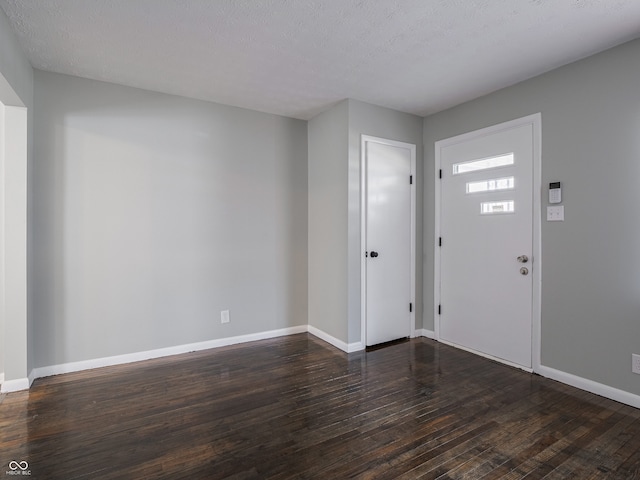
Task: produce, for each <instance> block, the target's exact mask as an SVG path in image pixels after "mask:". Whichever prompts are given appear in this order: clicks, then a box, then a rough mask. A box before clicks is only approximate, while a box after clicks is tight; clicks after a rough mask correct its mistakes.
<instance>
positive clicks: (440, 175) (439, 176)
mask: <svg viewBox="0 0 640 480" xmlns="http://www.w3.org/2000/svg"><path fill="white" fill-rule="evenodd" d="M438 178H442V169H440V172H439V174H438Z"/></svg>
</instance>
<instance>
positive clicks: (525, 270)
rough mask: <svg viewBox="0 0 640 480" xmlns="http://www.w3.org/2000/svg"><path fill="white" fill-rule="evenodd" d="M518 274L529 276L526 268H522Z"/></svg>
mask: <svg viewBox="0 0 640 480" xmlns="http://www.w3.org/2000/svg"><path fill="white" fill-rule="evenodd" d="M520 273H521V274H522V275H529V269H528V268H527V267H522V268H521V269H520Z"/></svg>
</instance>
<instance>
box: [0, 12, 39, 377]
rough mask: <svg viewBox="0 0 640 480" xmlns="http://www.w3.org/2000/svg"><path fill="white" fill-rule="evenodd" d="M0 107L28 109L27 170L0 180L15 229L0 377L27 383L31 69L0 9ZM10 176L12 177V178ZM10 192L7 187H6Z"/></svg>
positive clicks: (7, 217) (7, 248)
mask: <svg viewBox="0 0 640 480" xmlns="http://www.w3.org/2000/svg"><path fill="white" fill-rule="evenodd" d="M0 102H2V103H4V104H5V105H8V106H13V107H26V108H27V109H28V110H27V122H28V129H27V145H26V147H27V152H28V161H27V165H26V166H23V167H22V168H15V167H17V166H15V165H14V166H12V167H11V177H10V176H9V173H8V172H5V173H6V176H5V177H4V178H3V179H2V182H4V185H2V187H3V188H2V194H3V195H4V196H5V198H4V209H3V210H4V211H3V212H2V215H1V216H0V217H1V218H2V222H3V223H4V222H11V224H12V225H19V226H20V228H19V229H16V228H11V229H8V230H4V228H3V230H2V232H0V234H1V235H2V243H3V245H2V250H1V251H2V252H3V255H4V258H3V262H2V263H3V264H2V272H3V273H4V275H3V277H4V278H3V280H4V283H3V284H0V289H1V290H2V291H3V292H4V291H5V288H6V289H7V292H6V295H5V296H4V298H3V299H2V300H3V302H2V303H3V306H4V309H3V313H2V314H0V324H1V327H0V330H1V333H0V342H1V343H0V358H2V359H3V360H0V362H1V364H0V373H2V372H4V373H5V379H6V380H19V379H26V377H27V375H28V371H29V370H30V368H31V363H32V362H31V358H30V354H31V348H30V346H29V330H30V329H31V325H30V322H29V317H28V315H29V311H28V295H29V290H30V286H29V285H28V284H27V281H28V280H27V278H28V277H27V269H28V268H29V266H28V263H27V262H28V261H29V260H28V258H29V257H28V249H29V248H30V245H29V241H28V235H29V234H30V232H29V231H28V227H27V216H28V213H27V209H28V208H29V203H28V197H29V193H30V192H29V191H28V181H27V179H28V178H29V175H30V174H31V168H30V164H31V151H32V149H31V145H32V138H33V135H32V131H33V121H32V120H33V115H32V113H33V108H32V107H33V69H32V68H31V65H30V64H29V62H28V60H27V59H26V57H25V56H24V54H23V52H22V50H21V49H20V47H19V45H18V41H17V39H16V37H15V36H14V34H13V29H12V28H11V27H10V26H9V22H8V20H7V17H6V16H5V14H4V12H3V11H2V10H0ZM14 173H15V174H17V175H16V176H14ZM9 183H10V184H11V188H10V189H9V188H6V187H7V186H8V184H9Z"/></svg>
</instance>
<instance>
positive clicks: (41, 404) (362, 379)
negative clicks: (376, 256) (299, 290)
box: [0, 334, 640, 480]
mask: <svg viewBox="0 0 640 480" xmlns="http://www.w3.org/2000/svg"><path fill="white" fill-rule="evenodd" d="M0 401H1V402H2V403H0V464H1V466H0V477H3V478H4V476H6V478H15V477H10V476H9V475H8V473H11V472H12V470H10V468H9V463H10V462H23V461H27V462H28V464H29V467H28V468H29V470H30V471H31V478H36V479H65V480H71V479H113V478H122V479H147V478H148V479H153V478H168V479H182V478H184V479H217V478H229V479H250V478H260V479H267V478H268V479H289V478H305V479H307V478H308V479H315V478H318V479H347V478H362V479H415V478H424V479H463V478H464V479H480V478H482V479H498V478H503V479H521V478H526V479H527V480H534V479H542V478H545V479H579V480H587V479H599V478H609V479H640V410H638V409H634V408H632V407H629V406H625V405H622V404H619V403H616V402H614V401H611V400H608V399H605V398H602V397H598V396H596V395H592V394H589V393H586V392H583V391H580V390H576V389H573V388H571V387H568V386H565V385H562V384H560V383H557V382H554V381H551V380H547V379H544V378H541V377H539V376H536V375H530V374H527V373H525V372H521V371H518V370H515V369H512V368H509V367H506V366H503V365H499V364H497V363H494V362H492V361H489V360H486V359H484V358H481V357H477V356H474V355H471V354H469V353H467V352H464V351H460V350H456V349H454V348H451V347H448V346H446V345H442V344H438V343H436V342H433V341H431V340H427V339H424V338H419V339H413V340H411V341H409V342H404V343H397V344H393V345H389V346H388V347H386V348H382V349H378V350H373V351H369V352H359V353H356V354H350V355H347V354H344V353H342V352H340V351H339V350H337V349H335V348H333V347H331V346H330V345H327V344H325V343H324V342H322V341H320V340H318V339H316V338H315V337H313V336H311V335H307V334H300V335H293V336H290V337H283V338H277V339H272V340H265V341H260V342H254V343H250V344H245V345H238V346H233V347H225V348H221V349H216V350H209V351H203V352H196V353H190V354H185V355H180V356H175V357H168V358H162V359H156V360H150V361H146V362H139V363H136V364H128V365H123V366H117V367H107V368H102V369H97V370H92V371H85V372H80V373H73V374H67V375H60V376H56V377H49V378H44V379H40V380H37V381H36V382H35V383H34V385H33V387H32V389H31V391H30V392H28V393H27V392H17V393H12V394H8V395H6V396H4V397H3V398H2V399H1V400H0ZM12 465H13V466H14V467H16V464H15V463H14V464H12ZM16 471H18V470H16Z"/></svg>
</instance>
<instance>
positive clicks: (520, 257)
mask: <svg viewBox="0 0 640 480" xmlns="http://www.w3.org/2000/svg"><path fill="white" fill-rule="evenodd" d="M517 260H518V261H519V262H520V263H527V262H528V261H529V257H527V256H526V255H520V256H519V257H518V258H517Z"/></svg>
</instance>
